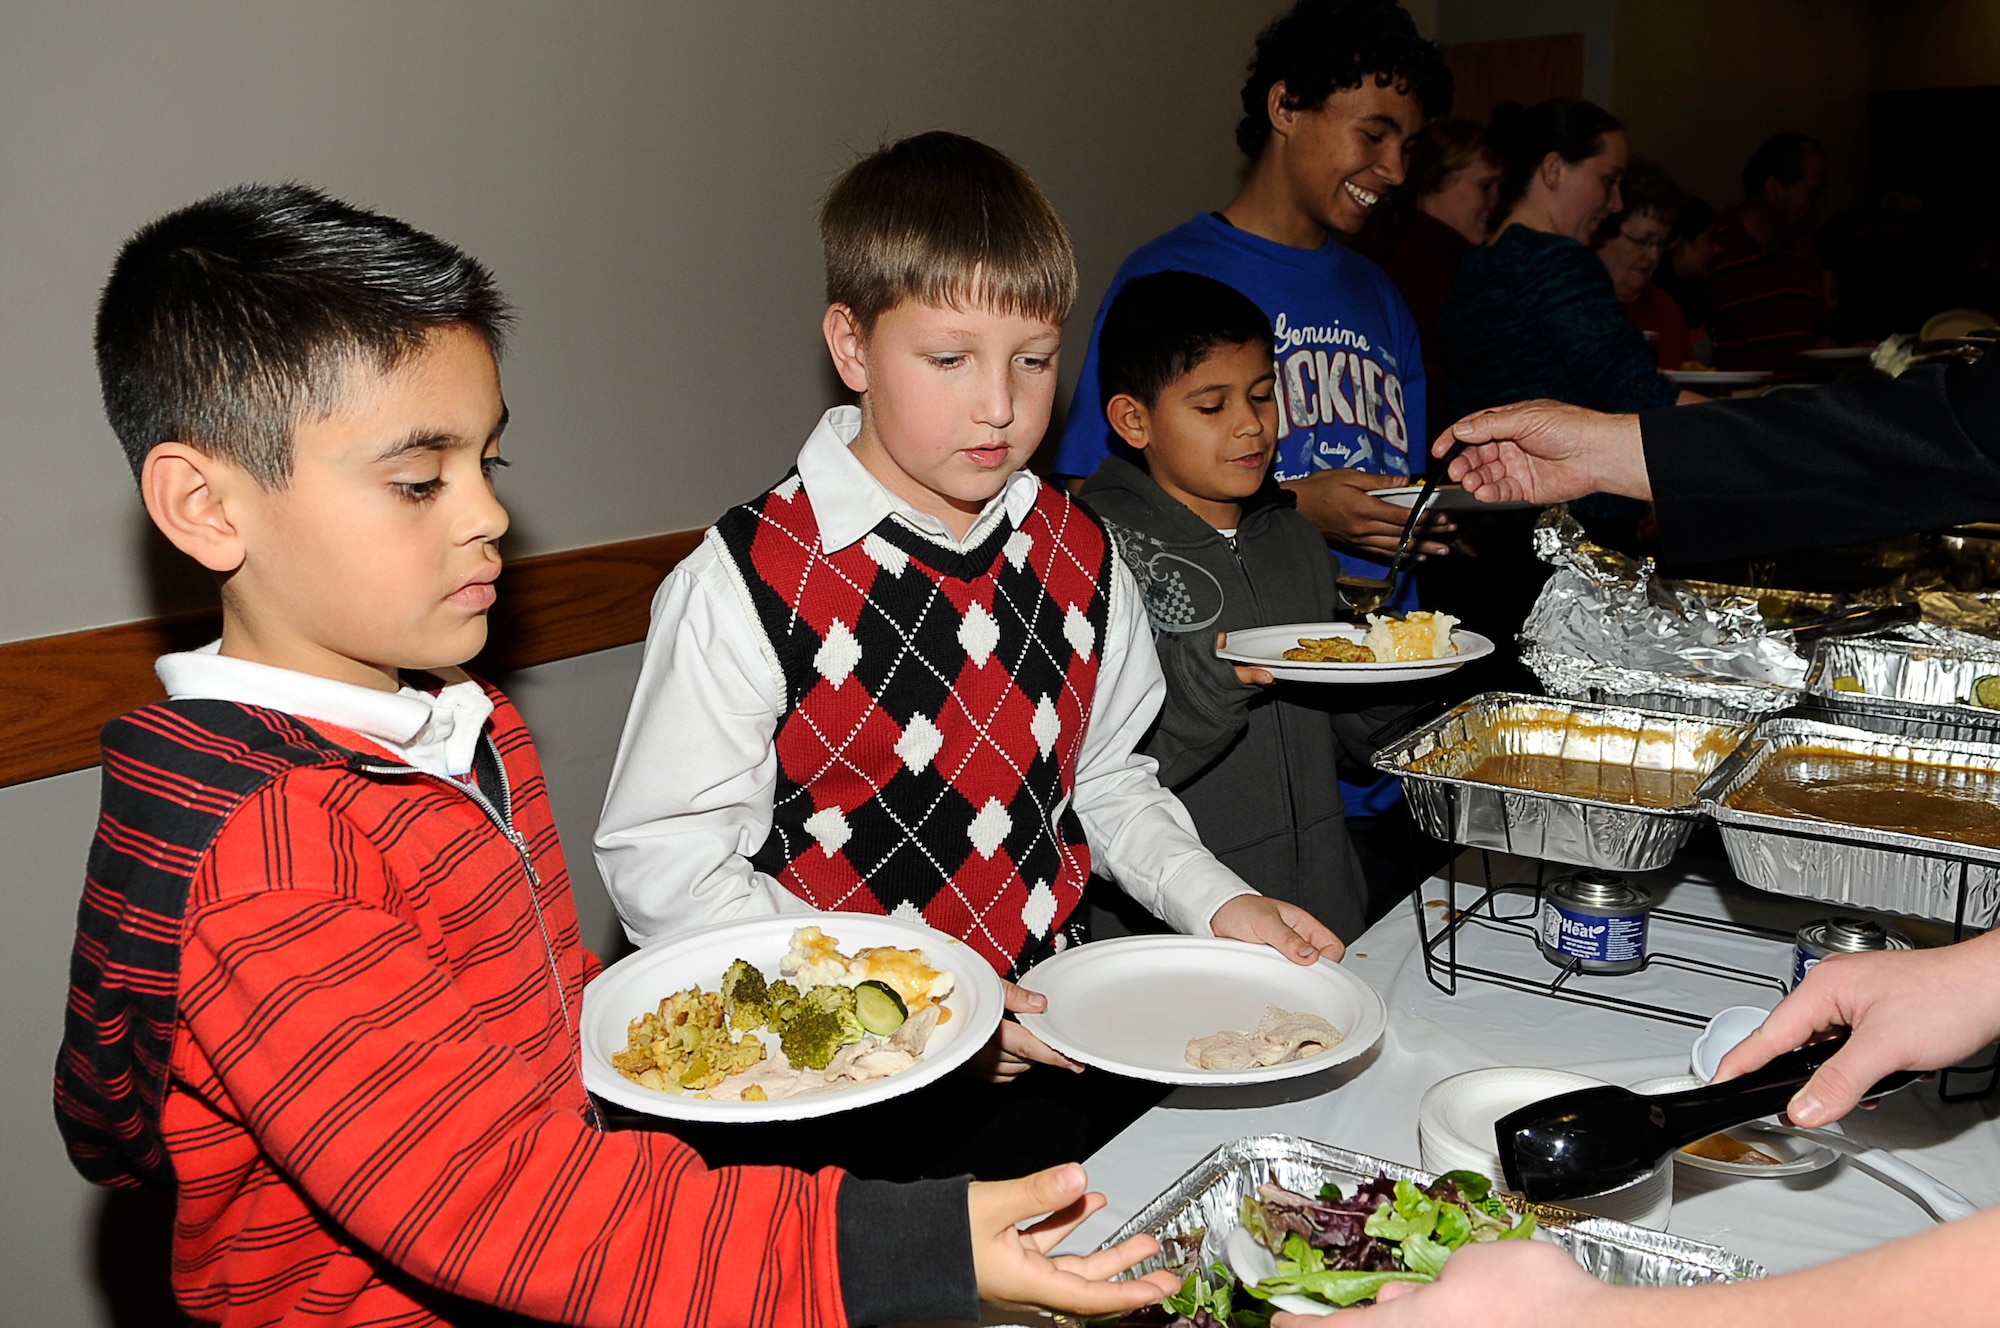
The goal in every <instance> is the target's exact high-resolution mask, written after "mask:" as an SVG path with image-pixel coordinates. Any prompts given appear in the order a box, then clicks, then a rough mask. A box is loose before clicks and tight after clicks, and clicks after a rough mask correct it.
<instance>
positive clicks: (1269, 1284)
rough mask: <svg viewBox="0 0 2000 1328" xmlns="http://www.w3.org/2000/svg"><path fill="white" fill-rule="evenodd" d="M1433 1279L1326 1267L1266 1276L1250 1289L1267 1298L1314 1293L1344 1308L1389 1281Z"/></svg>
mask: <svg viewBox="0 0 2000 1328" xmlns="http://www.w3.org/2000/svg"><path fill="white" fill-rule="evenodd" d="M1431 1280H1433V1279H1432V1278H1431V1276H1430V1275H1429V1274H1427V1273H1399V1272H1389V1273H1360V1272H1351V1271H1349V1270H1347V1269H1339V1268H1327V1269H1322V1270H1321V1271H1319V1272H1316V1273H1303V1272H1302V1273H1293V1274H1291V1275H1290V1276H1285V1275H1283V1274H1280V1275H1279V1276H1277V1277H1267V1278H1265V1279H1264V1280H1263V1281H1261V1282H1259V1283H1258V1284H1257V1285H1256V1287H1254V1288H1253V1289H1252V1294H1253V1295H1256V1296H1258V1297H1260V1298H1263V1299H1266V1300H1268V1299H1269V1298H1270V1297H1272V1296H1315V1297H1317V1298H1319V1299H1320V1300H1323V1301H1325V1302H1327V1303H1328V1304H1329V1305H1338V1306H1340V1307H1342V1308H1343V1309H1344V1308H1346V1307H1347V1306H1349V1305H1355V1304H1359V1303H1360V1302H1361V1301H1364V1300H1371V1299H1373V1298H1374V1297H1375V1296H1376V1295H1377V1294H1378V1293H1379V1292H1380V1291H1381V1290H1382V1288H1383V1287H1385V1286H1387V1285H1389V1283H1391V1282H1429V1281H1431Z"/></svg>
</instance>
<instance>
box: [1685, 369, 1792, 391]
mask: <svg viewBox="0 0 2000 1328" xmlns="http://www.w3.org/2000/svg"><path fill="white" fill-rule="evenodd" d="M1664 372H1665V373H1666V375H1667V377H1668V378H1669V379H1670V380H1672V381H1673V382H1676V383H1679V384H1680V385H1681V386H1682V387H1692V388H1694V389H1695V390H1696V391H1698V392H1699V391H1705V390H1706V389H1708V388H1711V387H1754V386H1756V385H1757V384H1758V383H1768V382H1769V381H1771V371H1770V370H1769V369H1667V370H1665V371H1664Z"/></svg>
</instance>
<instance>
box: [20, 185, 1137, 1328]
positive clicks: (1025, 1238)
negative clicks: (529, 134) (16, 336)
mask: <svg viewBox="0 0 2000 1328" xmlns="http://www.w3.org/2000/svg"><path fill="white" fill-rule="evenodd" d="M507 321H508V313H507V309H506V306H505V303H504V301H503V299H502V297H501V295H500V293H499V291H498V290H497V288H496V287H495V286H494V284H493V282H492V279H491V278H490V276H489V275H488V274H487V272H486V271H485V269H484V268H482V267H481V266H480V265H479V264H478V263H477V262H475V261H474V260H472V259H471V258H469V257H467V256H466V255H464V254H463V253H461V252H459V251H458V250H456V249H454V248H453V247H451V246H450V245H448V244H445V243H444V242H442V241H440V240H438V239H436V238H434V237H432V236H429V235H426V234H424V233H422V232H420V231H417V230H414V229H413V228H411V227H409V226H406V225H404V224H403V223H401V222H398V221H395V220H393V219H391V218H387V217H382V216H379V215H375V214H372V213H367V212H363V211H360V210H358V209H355V208H352V207H349V206H347V205H345V204H342V203H339V202H336V201H335V200H332V199H330V198H327V197H326V196H325V195H323V194H320V193H317V192H315V191H313V190H310V189H306V188H303V187H299V186H279V187H262V186H252V187H245V188H240V189H234V190H230V191H228V192H225V193H223V194H218V195H216V196H215V197H213V198H210V199H207V200H205V201H203V202H201V203H198V204H195V205H194V206H192V207H189V208H185V209H183V210H181V211H179V212H176V213H174V214H172V215H170V216H168V217H166V218H163V219H162V220H160V221H158V222H156V223H154V224H153V225H151V226H149V227H147V228H146V229H144V230H143V231H141V232H140V233H139V234H138V235H137V236H135V237H134V238H133V239H132V240H131V241H130V242H129V243H128V244H127V245H126V246H125V248H124V249H123V251H122V252H121V253H120V255H119V257H118V261H117V263H116V265H115V266H114V268H113V271H112V275H111V280H110V282H109V283H108V284H107V286H106V288H105V293H104V298H103V302H102V304H101V306H100V309H99V314H98V328H97V351H98V361H99V368H100V373H101V376H102V379H103V385H104V397H105V405H106V410H107V413H108V414H109V416H110V419H111V422H112V426H113V428H114V429H115V431H116V432H117V434H118V436H119V440H120V442H121V443H122V444H123V446H124V448H125V451H126V454H127V456H128V458H129V459H130V461H131V463H132V465H133V468H134V470H135V472H136V473H137V474H138V477H139V487H140V491H141V494H142V495H143V497H144V500H145V504H146V509H147V512H148V514H149V515H150V516H151V517H152V519H153V521H154V522H155V524H157V525H158V526H159V528H160V529H161V531H162V532H163V533H164V534H165V535H166V536H167V538H168V539H169V540H171V541H172V542H173V543H174V545H175V546H176V547H177V548H179V549H180V550H181V551H182V552H184V553H186V554H188V555H189V556H191V557H193V558H194V559H195V560H196V561H197V562H199V563H201V564H202V565H203V566H205V567H207V568H208V569H209V570H210V571H212V572H214V573H215V574H216V576H217V579H218V581H219V582H220V584H221V587H222V602H223V633H222V638H221V640H220V641H219V642H217V643H215V644H214V645H212V646H210V647H207V648H205V649H204V650H201V651H193V652H189V653H187V654H183V655H173V656H168V657H166V658H165V659H163V660H161V661H160V666H159V671H160V675H161V679H162V681H163V682H164V683H165V684H166V686H167V691H168V696H169V699H168V700H167V701H166V702H165V703H164V704H161V705H155V706H149V707H147V708H146V709H144V710H140V711H136V712H134V713H133V714H130V715H127V716H125V717H123V718H121V719H119V720H116V721H114V722H113V723H112V724H111V725H109V726H108V727H107V728H106V730H105V734H104V784H103V811H102V816H101V819H100V822H99V828H98V834H97V838H96V841H95V843H94V845H93V847H92V850H91V856H90V865H89V876H88V881H87V884H86V887H85V892H84V899H83V905H82V908H81V909H80V911H79V921H78V936H77V945H76V950H75V953H74V956H73V959H72V966H71V975H72V986H71V995H70V1002H69V1010H68V1017H67V1022H66V1028H65V1036H64V1043H63V1049H62V1054H61V1059H60V1061H59V1063H58V1066H57V1077H56V1108H57V1116H58V1120H59V1123H60V1124H61V1126H62V1129H63V1133H64V1136H65V1139H66V1141H67V1143H68V1146H69V1150H70V1156H71V1158H72V1160H73V1161H74V1162H75V1164H76V1166H77V1168H78V1169H79V1170H80V1171H81V1172H83V1174H84V1175H85V1176H87V1177H88V1178H90V1179H92V1180H94V1181H97V1182H99V1183H102V1184H106V1185H114V1186H133V1185H144V1184H152V1185H164V1186H172V1187H175V1188H176V1189H177V1191H178V1199H177V1221H176V1228H175V1239H174V1284H175V1285H174V1289H175V1293H176V1295H177V1296H178V1298H179V1300H180V1302H181V1304H182V1305H183V1306H184V1307H185V1308H186V1309H187V1310H188V1312H189V1313H190V1314H192V1315H194V1316H195V1317H196V1318H198V1319H202V1320H205V1321H214V1322H221V1323H229V1324H237V1323H243V1324H248V1323H258V1324H265V1323H279V1322H292V1321H295V1320H296V1321H304V1320H307V1319H310V1320H311V1321H313V1322H314V1323H319V1324H359V1323H370V1324H375V1323H397V1324H424V1323H450V1322H463V1321H469V1320H477V1321H478V1322H481V1323H486V1322H493V1321H494V1320H495V1313H494V1312H495V1310H498V1311H501V1312H502V1313H501V1314H500V1316H499V1317H500V1318H501V1319H512V1318H513V1317H514V1316H521V1317H523V1318H527V1319H533V1320H537V1321H553V1322H563V1323H576V1324H606V1325H612V1324H615V1325H628V1324H629V1325H639V1324H667V1325H683V1324H690V1325H691V1324H755V1325H795V1324H796V1325H814V1326H818V1325H825V1326H826V1328H842V1326H843V1325H845V1324H849V1323H873V1322H891V1321H896V1320H903V1319H912V1318H934V1317H948V1316H957V1317H966V1316H972V1315H975V1314H976V1312H977V1306H976V1302H975V1293H976V1292H983V1293H986V1294H990V1295H997V1296H1003V1297H1006V1298H1009V1299H1015V1300H1034V1301H1042V1302H1046V1303H1049V1304H1052V1305H1060V1306H1062V1307H1065V1308H1069V1309H1073V1310H1079V1311H1087V1312H1092V1311H1101V1310H1111V1309H1122V1308H1128V1307H1132V1306H1134V1305H1136V1304H1139V1303H1144V1302H1146V1301H1148V1300H1150V1299H1154V1298H1156V1297H1157V1296H1158V1295H1159V1294H1160V1293H1161V1291H1162V1290H1164V1289H1166V1285H1167V1282H1166V1279H1164V1278H1163V1277H1161V1276H1159V1275H1156V1276H1155V1278H1154V1280H1152V1281H1147V1282H1136V1283H1121V1284H1110V1283H1107V1282H1105V1281H1104V1280H1103V1279H1105V1278H1107V1277H1109V1276H1110V1275H1112V1274H1115V1273H1117V1272H1119V1271H1122V1270H1123V1269H1124V1268H1126V1267H1127V1266H1129V1265H1130V1264H1131V1263H1132V1262H1133V1261H1134V1260H1136V1259H1138V1258H1141V1257H1144V1256H1145V1255H1147V1254H1149V1253H1151V1252H1152V1244H1151V1242H1150V1241H1143V1242H1139V1243H1135V1244H1133V1245H1130V1246H1127V1247H1124V1248H1121V1249H1120V1250H1118V1251H1114V1252H1112V1253H1109V1254H1106V1255H1102V1256H1096V1257H1091V1258H1083V1259H1051V1258H1049V1257H1048V1256H1047V1254H1046V1251H1047V1250H1048V1249H1049V1248H1051V1247H1052V1245H1053V1244H1054V1242H1055V1241H1056V1240H1058V1239H1060V1238H1061V1235H1062V1234H1063V1233H1065V1232H1066V1231H1067V1230H1069V1229H1070V1227H1071V1226H1073V1225H1074V1223H1075V1221H1077V1220H1080V1219H1081V1217H1082V1216H1083V1215H1084V1214H1086V1213H1087V1212H1089V1211H1091V1210H1092V1209H1093V1208H1094V1207H1095V1206H1096V1205H1097V1204H1098V1203H1101V1199H1098V1198H1096V1197H1095V1196H1089V1195H1086V1194H1085V1193H1084V1177H1083V1173H1082V1170H1081V1168H1077V1167H1073V1166H1072V1167H1068V1168H1060V1169H1057V1170H1054V1171H1049V1172H1044V1173H1040V1174H1038V1175H1035V1176H1031V1177H1028V1178H1026V1179H1024V1180H1019V1181H1009V1182H1003V1183H1000V1184H996V1185H972V1186H970V1187H969V1188H968V1186H967V1183H966V1182H964V1181H962V1180H960V1181H948V1182H930V1183H925V1184H922V1185H914V1186H891V1185H885V1184H880V1183H877V1182H870V1181H862V1180H857V1179H854V1178H852V1177H849V1176H845V1175H843V1174H842V1173H840V1172H838V1171H831V1170H830V1171H825V1172H821V1173H819V1174H817V1175H805V1174H802V1173H799V1172H789V1171H784V1170H780V1169H777V1168H745V1169H738V1170H720V1171H717V1170H710V1169H708V1168H706V1167H705V1166H703V1164H702V1162H701V1160H700V1158H698V1157H696V1156H695V1155H694V1154H693V1152H692V1151H691V1150H689V1149H688V1148H687V1147H685V1146H684V1145H682V1144H680V1143H678V1142H677V1141H675V1140H674V1139H672V1138H671V1137H668V1136H666V1135H663V1134H656V1133H650V1132H648V1133H615V1132H607V1131H606V1130H605V1129H604V1128H603V1125H602V1122H601V1121H600V1120H599V1119H598V1116H597V1113H596V1110H595V1108H594V1107H593V1106H592V1104H591V1102H590V1099H589V1098H588V1096H587V1095H586V1093H585V1091H584V1089H583V1085H582V1081H581V1077H580V1074H579V1065H578V1050H579V1044H578V1033H577V1014H578V1011H579V1010H580V1007H581V1004H582V997H583V987H584V984H585V983H586V982H587V981H589V979H590V978H591V977H593V976H594V975H595V973H596V972H597V968H598V965H597V961H596V959H595V958H594V957H593V956H591V954H590V953H589V952H588V951H587V950H585V949H584V947H583V945H582V944H581V942H580V940H579V938H578V932H577V921H576V913H575V909H574V907H573V905H572V902H571V899H570V892H569V879H568V875H567V873H566V871H565V869H564V866H563V858H562V850H561V846H560V844H559V843H558V842H557V836H556V828H555V824H554V821H553V819H552V818H551V816H550V812H549V803H548V796H547V790H546V787H545V785H544V782H543V777H542V771H541V767H540V764H539V762H538V760H537V758H536V755H535V750H534V745H533V743H532V741H531V740H530V738H529V736H528V733H527V730H526V728H525V727H524V726H523V724H522V723H521V719H520V716H519V715H518V714H517V713H516V712H515V710H514V709H513V707H512V706H511V705H510V704H509V703H508V702H507V700H506V698H505V697H503V696H502V695H500V693H499V692H497V691H495V690H494V689H492V688H490V687H487V686H485V685H484V684H482V683H480V682H478V681H476V680H474V679H471V678H469V677H467V676H466V675H465V674H464V673H463V672H462V671H461V669H460V668H459V665H460V664H462V663H463V662H464V661H465V660H467V659H470V658H471V657H472V656H473V655H474V654H475V653H476V652H477V651H478V650H479V648H480V646H481V645H482V644H483V643H484V642H485V639H486V614H487V611H488V609H489V608H490V607H491V606H492V604H493V602H494V598H495V588H494V582H495V578H496V577H497V576H498V574H499V570H500V558H499V554H498V552H497V550H496V541H497V540H498V539H499V537H500V535H501V533H502V532H503V531H504V530H505V529H506V526H507V515H506V513H505V511H504V510H503V509H502V508H501V506H500V504H499V503H498V501H496V499H495V497H494V494H493V489H492V483H491V480H492V474H493V471H494V469H495V468H496V467H498V466H500V465H502V464H504V463H503V462H502V461H501V459H500V456H499V445H500V436H501V432H502V430H503V429H504V428H505V425H506V419H507V410H506V406H505V403H504V401H503V399H502V396H501V391H500V379H499V372H498V367H497V358H496V357H497V353H498V350H499V346H500V340H501V335H502V332H503V331H504V329H505V327H506V324H507ZM1051 1211H1053V1212H1054V1213H1055V1216H1054V1217H1052V1218H1050V1219H1048V1220H1047V1221H1046V1222H1044V1223H1042V1224H1040V1225H1038V1226H1036V1227H1033V1228H1030V1229H1029V1230H1028V1231H1027V1232H1025V1233H1023V1232H1020V1231H1017V1230H1016V1224H1017V1223H1020V1222H1023V1221H1026V1220H1027V1219H1029V1218H1031V1217H1034V1216H1035V1215H1036V1214H1038V1213H1047V1212H1051Z"/></svg>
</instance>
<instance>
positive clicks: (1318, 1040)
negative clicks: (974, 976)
mask: <svg viewBox="0 0 2000 1328" xmlns="http://www.w3.org/2000/svg"><path fill="white" fill-rule="evenodd" d="M1021 985H1022V986H1024V987H1026V988H1027V989H1028V990H1030V991H1038V992H1040V993H1041V994H1042V995H1044V996H1046V997H1048V1001H1049V1005H1048V1009H1046V1010H1044V1011H1043V1012H1042V1013H1040V1014H1024V1015H1018V1016H1016V1017H1017V1018H1019V1019H1020V1021H1021V1025H1022V1027H1024V1028H1026V1029H1027V1030H1028V1031H1029V1032H1031V1033H1033V1034H1034V1035H1035V1036H1036V1037H1038V1038H1040V1039H1041V1040H1042V1041H1044V1042H1046V1043H1048V1044H1049V1045H1050V1046H1051V1047H1054V1048H1055V1049H1056V1050H1057V1051H1059V1052H1061V1053H1062V1054H1063V1055H1065V1056H1067V1057H1069V1058H1070V1059H1071V1060H1074V1061H1081V1062H1082V1063H1083V1064H1085V1065H1094V1066H1097V1067H1098V1068H1099V1069H1103V1070H1109V1071H1111V1072H1112V1073H1114V1074H1122V1075H1124V1076H1126V1077H1127V1078H1131V1079H1147V1080H1151V1081H1152V1082H1154V1083H1162V1084H1212V1085H1221V1084H1257V1083H1265V1082H1268V1081H1270V1080H1273V1079H1291V1078H1294V1077H1296V1076H1298V1075H1303V1074H1315V1073H1317V1072H1319V1071H1321V1070H1325V1069H1329V1068H1331V1067H1332V1066H1335V1065H1339V1064H1341V1063H1342V1062H1345V1061H1350V1060H1353V1059H1354V1058H1355V1057H1357V1056H1359V1055H1361V1054H1362V1053H1364V1052H1366V1051H1367V1050H1368V1049H1369V1048H1370V1047H1372V1046H1374V1045H1375V1043H1376V1041H1377V1040H1378V1039H1380V1038H1381V1036H1382V1029H1383V1027H1384V1025H1385V1024H1386V1023H1387V1022H1388V1011H1387V1010H1386V1009H1385V1008H1384V1007H1383V1005H1382V998H1381V997H1380V996H1378V995H1377V994H1376V993H1375V989H1374V988H1373V987H1370V986H1369V985H1368V984H1367V983H1366V982H1363V981H1362V980H1361V979H1360V978H1358V977H1356V976H1354V974H1352V973H1350V972H1348V971H1347V970H1346V969H1344V968H1342V967H1341V966H1340V965H1339V964H1336V963H1334V962H1333V961H1331V960H1321V961H1320V962H1319V963H1317V964H1313V965H1310V966H1307V965H1303V964H1294V963H1293V962H1292V961H1291V960H1289V959H1287V958H1285V957H1284V956H1283V955H1281V954H1279V953H1278V952H1277V951H1276V950H1273V949H1271V948H1270V947H1269V946H1265V945H1251V944H1249V943H1247V942H1244V941H1229V940H1222V939H1219V938H1215V937H1207V936H1121V937H1118V938H1116V939H1114V940H1106V941H1093V942H1091V943H1090V944H1088V945H1080V946H1077V947H1075V948H1074V949H1069V950H1064V951H1063V952H1061V953H1060V954H1057V955H1054V956H1052V957H1051V958H1048V959H1045V960H1043V961H1042V962H1041V963H1039V964H1037V965H1035V967H1034V968H1032V969H1030V970H1029V971H1028V972H1027V974H1026V975H1025V976H1023V977H1022V979H1021Z"/></svg>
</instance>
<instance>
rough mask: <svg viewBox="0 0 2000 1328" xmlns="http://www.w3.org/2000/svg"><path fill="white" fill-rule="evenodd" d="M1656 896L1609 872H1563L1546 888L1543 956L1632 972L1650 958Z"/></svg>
mask: <svg viewBox="0 0 2000 1328" xmlns="http://www.w3.org/2000/svg"><path fill="white" fill-rule="evenodd" d="M1652 908H1653V896H1652V894H1651V892H1650V891H1648V890H1646V889H1644V888H1643V887H1641V886H1637V885H1633V884H1631V883H1630V882H1628V881H1626V880H1625V879H1624V878H1623V877H1621V876H1614V875H1612V874H1611V873H1609V872H1598V871H1581V872H1578V873H1576V874H1575V875H1574V876H1561V877H1557V878H1556V879H1555V880H1553V881H1551V882H1549V884H1548V885H1547V886H1546V887H1545V888H1544V889H1543V890H1542V916H1541V920H1540V925H1541V945H1542V957H1543V958H1545V959H1547V960H1548V961H1549V962H1550V963H1551V964H1554V965H1556V966H1557V967H1558V968H1566V967H1568V966H1569V965H1570V964H1575V965H1576V966H1577V967H1578V968H1580V969H1581V970H1583V971H1584V972H1585V973H1603V974H1610V973H1631V972H1634V971H1635V970H1637V969H1639V968H1641V967H1643V966H1644V965H1645V963H1646V916H1647V914H1648V913H1650V912H1651V911H1652Z"/></svg>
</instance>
